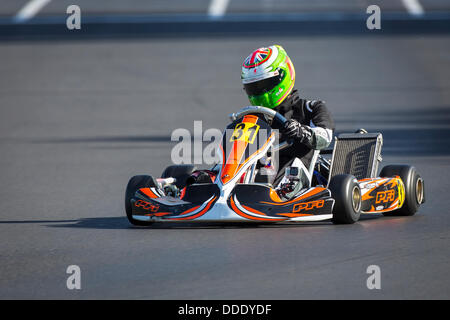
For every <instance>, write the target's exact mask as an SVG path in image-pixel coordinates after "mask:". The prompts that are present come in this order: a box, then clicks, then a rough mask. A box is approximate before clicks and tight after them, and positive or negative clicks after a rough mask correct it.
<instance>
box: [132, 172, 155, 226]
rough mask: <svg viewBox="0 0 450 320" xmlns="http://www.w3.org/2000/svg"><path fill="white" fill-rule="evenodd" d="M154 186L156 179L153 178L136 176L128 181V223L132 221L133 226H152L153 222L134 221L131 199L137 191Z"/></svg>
mask: <svg viewBox="0 0 450 320" xmlns="http://www.w3.org/2000/svg"><path fill="white" fill-rule="evenodd" d="M154 186H155V185H154V179H153V178H152V177H151V176H145V175H140V176H134V177H132V178H131V179H130V180H129V181H128V184H127V188H126V190H125V212H126V213H127V218H128V221H130V223H131V224H133V225H135V226H149V225H151V224H152V222H150V221H140V220H136V219H133V213H132V209H131V198H133V197H134V194H135V193H136V191H137V190H139V189H141V188H150V187H154Z"/></svg>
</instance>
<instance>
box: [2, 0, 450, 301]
mask: <svg viewBox="0 0 450 320" xmlns="http://www.w3.org/2000/svg"><path fill="white" fill-rule="evenodd" d="M72 4H75V5H78V6H79V7H80V9H81V29H80V30H76V29H75V30H68V29H67V27H66V19H67V18H68V16H69V15H68V14H67V13H66V9H67V7H68V6H69V5H72ZM369 5H378V6H379V7H380V10H381V29H380V30H369V29H367V27H366V19H367V18H368V17H369V14H367V13H366V9H367V7H368V6H369ZM449 40H450V2H449V1H444V0H390V1H388V0H385V1H375V0H374V1H371V0H340V1H332V0H316V1H306V0H277V1H275V0H253V1H243V0H240V1H237V0H229V1H227V0H191V1H181V0H176V1H162V0H152V1H144V0H135V1H124V0H108V1H106V0H96V1H92V0H91V1H87V0H76V1H63V0H60V1H58V0H52V1H50V0H2V1H1V4H0V176H1V179H0V243H1V245H0V256H1V259H0V298H2V299H5V298H8V299H10V298H45V299H47V298H49V299H51V298H70V299H71V298H94V299H99V298H100V299H103V298H144V299H159V298H165V299H172V298H177V299H212V298H215V299H301V298H307V299H322V298H326V299H346V298H357V299H360V298H362V299H366V298H367V299H374V298H382V299H391V298H393V299H398V298H400V299H428V298H447V299H448V298H449V297H450V296H449V293H450V280H449V278H448V265H449V263H450V251H449V250H450V249H449V246H448V241H449V237H450V232H449V226H450V220H449V218H448V217H449V215H448V208H449V207H450V198H449V197H448V196H447V191H448V190H449V187H450V183H449V174H448V170H449V169H450V167H449V166H450V72H449V71H450V41H449ZM274 43H276V44H280V45H282V46H283V47H284V48H285V49H286V50H287V52H288V54H289V55H290V57H291V59H292V61H293V63H294V65H295V68H296V71H297V78H296V88H297V89H298V90H299V91H300V94H301V95H302V96H303V97H305V98H309V99H321V100H324V101H326V103H327V106H328V108H329V109H330V111H331V113H332V114H333V116H334V118H335V121H336V133H339V132H346V131H347V132H348V131H350V132H353V131H354V130H356V129H357V128H361V127H362V128H365V129H367V130H368V131H379V132H382V134H383V137H384V147H383V156H384V158H383V159H384V162H383V163H384V164H385V165H386V164H390V163H406V164H411V165H414V166H416V167H417V168H418V170H419V172H420V173H421V174H422V176H423V177H424V179H425V183H426V190H427V203H426V204H425V205H424V206H423V209H421V211H420V212H419V214H417V215H416V216H414V217H411V218H399V217H397V218H394V217H391V218H389V217H388V218H386V217H382V216H381V215H374V216H373V217H371V218H366V219H363V220H362V221H361V222H359V223H357V224H355V225H351V226H345V227H336V226H333V225H331V224H327V223H325V224H323V223H322V224H313V225H298V226H297V225H296V226H293V227H292V226H281V227H260V228H258V227H254V228H253V227H250V228H249V227H246V228H243V229H241V228H237V227H219V228H214V227H203V228H194V229H191V228H190V227H186V226H183V227H174V226H171V227H161V226H155V227H152V228H150V229H139V228H133V227H131V226H130V225H129V223H128V222H127V220H126V218H125V212H124V209H123V193H124V190H125V186H126V183H127V181H128V179H129V178H130V177H131V176H133V175H136V174H151V175H154V176H158V175H160V174H161V172H162V171H163V169H164V168H165V167H166V166H167V165H169V164H170V152H171V149H172V147H173V146H174V143H173V142H172V141H171V139H170V138H171V133H172V132H173V131H174V130H175V129H177V128H186V129H188V130H190V131H191V132H192V131H193V124H194V121H196V120H201V121H203V122H202V123H203V130H206V129H208V128H218V129H222V128H224V127H225V125H226V124H227V121H228V118H227V115H228V114H229V113H231V112H234V111H236V110H238V109H240V108H241V107H243V106H245V105H247V104H248V100H247V97H246V96H245V93H244V91H243V90H242V85H241V82H240V68H241V64H242V61H243V59H244V58H245V57H246V56H247V55H248V54H249V53H250V52H252V51H253V50H254V49H256V48H258V47H261V46H267V45H271V44H274ZM73 264H76V265H79V266H80V268H81V270H82V275H83V279H82V288H83V289H82V290H79V291H77V290H75V291H70V290H68V289H67V288H66V286H65V281H66V277H67V276H68V275H67V274H66V273H65V270H66V268H67V266H68V265H73ZM369 264H377V265H379V266H380V267H381V270H382V274H383V282H382V288H383V290H382V291H378V292H374V291H370V290H368V289H367V288H366V286H365V283H366V276H367V275H366V273H365V271H366V268H367V266H368V265H369Z"/></svg>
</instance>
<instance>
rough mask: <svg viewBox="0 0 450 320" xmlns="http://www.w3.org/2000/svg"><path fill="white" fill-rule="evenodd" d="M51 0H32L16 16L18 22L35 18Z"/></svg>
mask: <svg viewBox="0 0 450 320" xmlns="http://www.w3.org/2000/svg"><path fill="white" fill-rule="evenodd" d="M50 1H51V0H30V1H28V2H27V4H26V5H25V6H23V7H22V9H20V10H19V12H17V14H16V15H15V16H14V20H15V21H16V22H25V21H27V20H29V19H31V18H33V17H34V16H35V15H36V14H37V13H38V12H39V11H41V9H42V8H43V7H45V6H46V5H47V4H48V3H49V2H50Z"/></svg>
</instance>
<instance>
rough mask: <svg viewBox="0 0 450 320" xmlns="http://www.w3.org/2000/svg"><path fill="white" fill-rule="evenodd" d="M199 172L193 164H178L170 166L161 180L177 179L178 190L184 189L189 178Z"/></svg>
mask: <svg viewBox="0 0 450 320" xmlns="http://www.w3.org/2000/svg"><path fill="white" fill-rule="evenodd" d="M195 170H197V168H196V167H195V166H193V165H191V164H178V165H172V166H168V167H167V168H166V169H165V170H164V171H163V173H162V175H161V178H170V177H172V178H175V179H177V181H176V182H175V185H176V186H177V187H178V189H183V188H184V187H185V186H186V180H187V178H189V176H190V175H191V174H192V172H194V171H195Z"/></svg>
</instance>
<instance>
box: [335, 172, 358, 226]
mask: <svg viewBox="0 0 450 320" xmlns="http://www.w3.org/2000/svg"><path fill="white" fill-rule="evenodd" d="M328 189H329V190H330V191H331V197H332V198H333V199H334V201H335V202H334V207H333V220H332V221H333V223H335V224H352V223H355V222H357V221H358V220H359V217H360V215H361V189H360V188H359V184H358V181H357V180H356V178H355V177H354V176H352V175H350V174H340V175H336V176H334V177H333V178H331V181H330V183H329V185H328Z"/></svg>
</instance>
